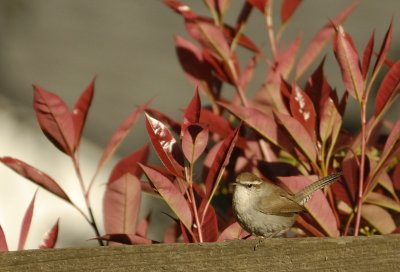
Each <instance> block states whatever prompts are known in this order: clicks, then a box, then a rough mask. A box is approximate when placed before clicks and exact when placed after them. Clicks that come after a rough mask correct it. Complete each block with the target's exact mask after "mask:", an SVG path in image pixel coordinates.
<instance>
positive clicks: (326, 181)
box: [294, 172, 343, 205]
mask: <svg viewBox="0 0 400 272" xmlns="http://www.w3.org/2000/svg"><path fill="white" fill-rule="evenodd" d="M342 175H343V173H342V172H338V173H334V174H332V175H329V176H327V177H324V178H322V179H320V180H318V181H316V182H314V183H312V184H310V185H308V186H307V187H305V188H304V189H303V190H301V191H300V192H298V193H297V194H295V196H294V199H295V201H296V202H297V203H299V204H300V205H304V204H305V203H306V202H307V201H308V200H310V198H311V195H312V193H314V192H315V191H317V190H319V189H322V188H324V187H325V186H328V185H330V184H332V183H334V182H335V181H336V180H337V179H338V178H339V177H340V176H342Z"/></svg>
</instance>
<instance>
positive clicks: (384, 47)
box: [372, 22, 393, 74]
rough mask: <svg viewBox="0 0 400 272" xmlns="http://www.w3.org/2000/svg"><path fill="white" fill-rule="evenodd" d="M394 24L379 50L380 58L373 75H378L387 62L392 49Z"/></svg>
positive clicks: (391, 24) (377, 60)
mask: <svg viewBox="0 0 400 272" xmlns="http://www.w3.org/2000/svg"><path fill="white" fill-rule="evenodd" d="M392 26H393V22H390V25H389V28H388V30H387V32H386V35H385V38H384V39H383V42H382V45H381V49H380V50H379V53H378V57H377V59H376V62H375V65H374V69H373V70H372V73H373V74H374V73H377V72H378V71H379V69H380V68H381V66H382V64H383V63H384V62H385V60H386V56H387V53H388V51H389V48H390V43H391V42H392V29H393V27H392Z"/></svg>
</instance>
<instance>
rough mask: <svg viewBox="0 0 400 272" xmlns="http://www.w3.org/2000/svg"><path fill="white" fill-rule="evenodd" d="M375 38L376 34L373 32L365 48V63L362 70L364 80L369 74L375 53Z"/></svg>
mask: <svg viewBox="0 0 400 272" xmlns="http://www.w3.org/2000/svg"><path fill="white" fill-rule="evenodd" d="M374 38H375V32H372V34H371V37H370V38H369V40H368V43H367V45H366V46H365V48H364V53H363V62H362V69H361V71H362V75H363V78H364V80H365V78H366V77H367V74H368V69H369V65H370V63H371V56H372V52H374Z"/></svg>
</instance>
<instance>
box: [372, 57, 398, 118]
mask: <svg viewBox="0 0 400 272" xmlns="http://www.w3.org/2000/svg"><path fill="white" fill-rule="evenodd" d="M399 93H400V61H397V62H396V63H395V64H394V65H393V66H392V67H390V69H389V71H388V72H387V73H386V75H385V77H384V78H383V80H382V83H381V86H380V87H379V90H378V92H377V94H376V99H375V116H378V115H379V114H380V113H381V112H382V110H384V109H387V108H388V106H389V105H390V101H392V100H393V98H394V97H395V95H397V94H399Z"/></svg>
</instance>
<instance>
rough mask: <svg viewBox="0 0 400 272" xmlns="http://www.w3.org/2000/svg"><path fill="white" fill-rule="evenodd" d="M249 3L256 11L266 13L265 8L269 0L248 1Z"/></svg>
mask: <svg viewBox="0 0 400 272" xmlns="http://www.w3.org/2000/svg"><path fill="white" fill-rule="evenodd" d="M247 2H248V3H250V4H251V5H252V6H254V7H255V8H256V9H258V10H259V11H261V12H262V13H264V10H265V6H266V5H267V3H268V0H247Z"/></svg>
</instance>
